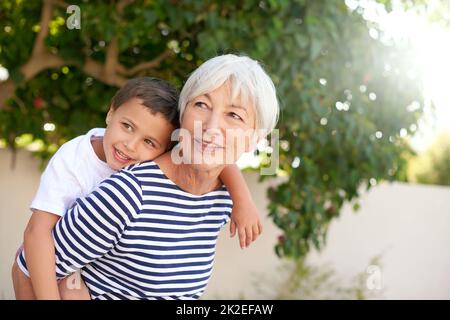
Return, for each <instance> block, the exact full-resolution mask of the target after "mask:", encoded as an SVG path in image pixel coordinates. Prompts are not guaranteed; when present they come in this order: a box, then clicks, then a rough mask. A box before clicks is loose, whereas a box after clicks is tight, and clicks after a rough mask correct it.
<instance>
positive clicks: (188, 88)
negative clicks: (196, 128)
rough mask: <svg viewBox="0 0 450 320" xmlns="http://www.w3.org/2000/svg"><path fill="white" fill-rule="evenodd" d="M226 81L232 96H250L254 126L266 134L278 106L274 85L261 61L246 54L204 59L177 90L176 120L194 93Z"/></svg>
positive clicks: (277, 112)
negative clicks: (253, 113) (254, 114)
mask: <svg viewBox="0 0 450 320" xmlns="http://www.w3.org/2000/svg"><path fill="white" fill-rule="evenodd" d="M226 81H229V83H230V86H231V95H232V98H233V99H234V98H236V97H237V96H240V97H241V99H244V100H246V99H250V101H251V102H253V105H254V107H255V113H256V129H257V130H258V131H261V132H262V135H261V137H265V136H267V135H268V134H269V133H270V131H272V129H274V128H275V125H276V124H277V121H278V115H279V106H278V100H277V95H276V90H275V86H274V84H273V82H272V80H271V79H270V77H269V76H268V75H267V73H266V72H265V71H264V70H263V68H262V67H261V65H260V64H259V63H258V62H257V61H255V60H253V59H250V58H249V57H246V56H237V55H234V54H226V55H221V56H217V57H214V58H212V59H209V60H208V61H206V62H204V63H203V64H202V65H201V66H200V67H198V68H197V69H196V70H195V71H194V72H193V73H192V74H191V75H190V77H189V78H188V80H187V81H186V83H185V85H184V87H183V89H182V90H181V93H180V99H179V104H178V109H179V111H180V122H181V119H182V117H183V113H184V110H185V108H186V105H187V104H188V103H189V102H190V101H192V100H193V99H195V98H196V97H198V96H201V95H204V94H206V93H209V92H212V91H214V90H216V89H217V88H219V87H221V86H222V85H223V84H224V83H225V82H226Z"/></svg>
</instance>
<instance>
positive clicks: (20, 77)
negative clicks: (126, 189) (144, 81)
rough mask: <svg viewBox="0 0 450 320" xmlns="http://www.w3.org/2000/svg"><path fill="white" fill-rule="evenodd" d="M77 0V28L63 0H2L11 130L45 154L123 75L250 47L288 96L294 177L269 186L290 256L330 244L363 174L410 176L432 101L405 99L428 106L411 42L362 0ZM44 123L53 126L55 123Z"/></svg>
mask: <svg viewBox="0 0 450 320" xmlns="http://www.w3.org/2000/svg"><path fill="white" fill-rule="evenodd" d="M383 2H384V3H385V4H386V7H387V8H388V9H389V1H383ZM72 3H74V4H77V5H79V7H80V9H81V29H79V30H77V29H73V30H69V29H68V28H67V27H66V24H65V22H66V19H67V18H68V17H69V15H68V14H67V13H66V8H67V6H68V4H65V3H63V2H62V1H56V0H43V1H42V2H38V1H20V0H4V1H2V2H1V3H0V30H2V35H1V36H0V64H1V65H2V66H4V67H5V68H6V69H8V70H9V73H10V78H9V79H8V80H7V81H5V82H3V83H1V84H0V135H1V137H2V138H3V139H4V140H5V141H6V143H8V145H9V146H11V147H13V146H15V145H17V143H19V142H20V140H18V139H17V137H20V136H22V135H23V134H31V139H32V140H40V141H43V148H42V149H41V150H40V153H39V154H41V155H44V156H45V155H48V154H49V153H51V152H52V151H54V150H55V147H56V146H58V145H60V144H61V143H63V142H65V141H67V140H68V139H70V138H72V137H74V136H76V135H79V134H82V133H84V132H86V131H87V129H88V128H90V127H94V126H102V125H103V123H104V116H105V112H106V111H107V108H108V103H109V100H110V98H111V96H112V95H113V93H114V92H115V91H116V90H117V87H119V86H121V85H122V84H123V83H124V82H125V81H126V79H128V78H131V77H135V76H141V75H151V76H156V77H161V78H164V79H167V80H169V81H171V82H172V83H174V84H176V85H177V86H179V87H181V85H182V83H183V81H184V79H185V78H186V76H187V74H188V73H189V72H191V71H192V70H194V69H195V68H196V67H197V66H198V65H199V64H201V63H202V61H205V60H206V59H208V58H210V57H212V56H214V55H216V54H220V53H226V52H239V53H244V54H248V55H249V56H251V57H252V58H255V59H258V60H260V61H262V62H263V64H264V65H265V67H266V69H267V71H268V72H269V73H270V75H271V76H272V78H273V80H274V82H275V84H276V87H277V90H278V95H279V98H280V101H281V107H282V111H281V118H280V122H279V129H280V147H281V148H280V172H281V173H283V174H285V175H286V176H287V177H288V179H287V181H286V182H285V183H282V184H281V185H279V186H277V187H275V188H271V189H269V190H268V196H269V198H270V201H271V202H270V206H269V211H270V216H271V217H272V218H273V221H274V222H275V224H276V225H278V226H279V227H280V228H281V229H282V230H283V232H284V235H283V236H280V242H279V244H278V245H277V246H276V252H277V253H278V254H279V255H286V256H291V257H302V256H304V255H305V254H306V253H307V252H308V250H309V249H310V247H311V246H315V247H317V248H320V247H321V246H322V245H323V243H324V241H325V235H326V231H327V227H328V225H329V222H330V221H331V220H332V219H334V218H336V217H337V216H338V215H339V211H340V208H341V206H342V205H343V203H344V202H345V201H353V200H355V199H357V198H358V196H359V194H358V190H359V189H358V188H359V187H360V186H361V185H367V187H368V188H369V187H370V186H371V185H372V184H374V183H375V182H376V181H378V180H382V179H387V180H393V179H399V178H402V177H403V176H404V167H405V166H404V164H405V161H404V160H403V159H404V157H403V154H405V153H407V152H409V147H408V145H407V143H406V142H405V141H404V140H403V139H402V138H401V137H400V136H399V132H400V130H401V129H402V128H409V127H410V125H411V124H414V123H416V121H417V119H418V117H419V116H420V114H421V112H422V107H419V108H418V109H416V110H414V111H412V112H408V111H406V106H407V105H409V104H411V103H412V102H413V101H418V102H419V105H420V106H422V105H423V101H422V96H421V90H420V87H419V85H418V83H419V82H418V81H416V80H413V79H411V78H409V77H407V76H406V74H408V73H413V72H415V70H414V64H413V63H411V60H410V57H409V56H408V51H407V50H406V49H407V44H405V45H403V46H400V45H394V44H393V43H383V42H381V41H379V40H376V39H373V38H371V37H370V36H369V34H368V27H372V28H375V29H376V25H372V24H371V23H369V22H367V21H365V20H364V19H363V17H362V15H361V10H362V9H361V8H359V9H357V10H353V11H352V10H349V9H348V8H347V6H346V5H345V3H344V1H337V0H334V1H328V0H327V1H324V0H322V1H317V0H314V1H313V0H295V1H286V0H280V1H275V0H239V1H225V2H222V1H204V2H203V1H194V0H191V1H176V0H171V1H163V0H156V1H145V0H140V1H139V0H136V1H130V0H121V1H89V2H87V1H72ZM379 32H380V34H382V32H381V31H379ZM387 66H389V68H388V67H387ZM44 123H52V124H55V126H56V127H55V129H54V130H53V131H45V130H43V124H44ZM52 129H53V128H52ZM261 156H262V157H264V153H261ZM266 158H268V157H267V154H266ZM263 165H266V164H263ZM263 178H265V177H263Z"/></svg>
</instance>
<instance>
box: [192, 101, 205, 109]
mask: <svg viewBox="0 0 450 320" xmlns="http://www.w3.org/2000/svg"><path fill="white" fill-rule="evenodd" d="M195 106H196V107H199V108H202V109H205V108H208V106H207V105H206V103H203V102H196V103H195Z"/></svg>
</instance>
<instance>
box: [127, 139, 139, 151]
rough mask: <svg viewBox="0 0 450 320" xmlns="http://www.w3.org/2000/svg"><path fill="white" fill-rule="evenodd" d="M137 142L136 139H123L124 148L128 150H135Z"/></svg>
mask: <svg viewBox="0 0 450 320" xmlns="http://www.w3.org/2000/svg"><path fill="white" fill-rule="evenodd" d="M137 143H138V140H137V139H130V140H128V141H125V142H124V145H125V148H127V149H128V150H129V151H135V150H136V146H137Z"/></svg>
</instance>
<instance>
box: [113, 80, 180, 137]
mask: <svg viewBox="0 0 450 320" xmlns="http://www.w3.org/2000/svg"><path fill="white" fill-rule="evenodd" d="M178 96H179V93H178V90H177V89H175V87H173V86H172V85H171V84H170V83H168V82H167V81H164V80H161V79H157V78H152V77H141V78H134V79H131V80H128V81H127V82H126V83H125V85H124V86H123V87H122V88H120V89H119V90H118V91H117V92H116V94H115V95H114V97H113V98H112V100H111V108H112V109H113V110H116V109H117V108H119V107H120V106H121V105H123V104H124V103H126V102H127V101H129V100H130V99H133V98H138V99H141V100H142V104H143V105H144V106H146V107H147V108H149V111H150V112H152V113H153V114H154V113H161V114H162V115H163V116H164V118H166V119H167V121H169V122H170V123H171V124H172V125H173V126H174V127H175V128H178V127H179V126H180V124H179V114H178Z"/></svg>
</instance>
